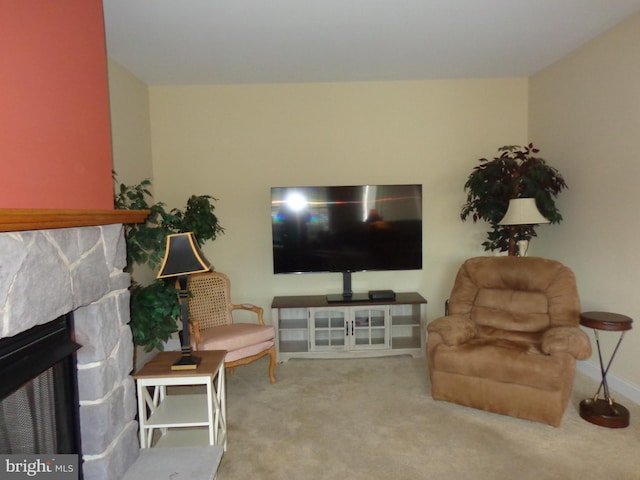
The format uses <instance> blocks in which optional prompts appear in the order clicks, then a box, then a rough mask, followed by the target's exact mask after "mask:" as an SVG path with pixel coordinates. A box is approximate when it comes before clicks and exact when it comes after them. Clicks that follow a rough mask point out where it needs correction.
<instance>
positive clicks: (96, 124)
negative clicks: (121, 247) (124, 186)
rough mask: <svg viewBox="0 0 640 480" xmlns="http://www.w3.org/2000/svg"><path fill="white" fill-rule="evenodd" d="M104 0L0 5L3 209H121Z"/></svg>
mask: <svg viewBox="0 0 640 480" xmlns="http://www.w3.org/2000/svg"><path fill="white" fill-rule="evenodd" d="M110 132H111V128H110V119H109V98H108V86H107V60H106V46H105V34H104V16H103V12H102V0H0V208H59V209H112V208H113V183H112V180H111V169H112V158H111V133H110Z"/></svg>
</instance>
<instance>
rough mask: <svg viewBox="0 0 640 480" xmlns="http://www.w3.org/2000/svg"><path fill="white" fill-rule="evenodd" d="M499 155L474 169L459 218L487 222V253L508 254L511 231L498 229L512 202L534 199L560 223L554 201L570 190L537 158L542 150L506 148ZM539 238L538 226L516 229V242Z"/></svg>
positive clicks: (466, 186) (558, 174)
mask: <svg viewBox="0 0 640 480" xmlns="http://www.w3.org/2000/svg"><path fill="white" fill-rule="evenodd" d="M498 152H499V153H500V155H499V156H498V157H495V158H493V159H492V160H488V159H486V158H481V159H480V160H479V162H480V164H479V165H477V166H476V167H474V169H473V171H472V172H471V174H470V175H469V178H468V179H467V182H466V183H465V184H464V189H465V191H466V192H467V202H466V203H465V204H464V206H463V207H462V211H461V212H460V218H461V219H462V220H463V221H465V220H466V219H467V218H469V217H471V219H472V220H473V221H474V223H475V222H477V221H478V220H484V221H486V222H488V223H489V224H490V225H491V231H489V232H487V241H485V242H483V243H482V245H483V246H484V249H485V250H500V251H506V250H507V249H508V246H509V227H507V226H502V225H498V222H500V220H502V217H504V214H505V213H506V212H507V208H508V206H509V200H511V199H512V198H518V197H532V198H535V199H536V205H537V207H538V209H539V210H540V213H542V215H544V216H545V217H546V218H547V219H548V220H549V221H550V222H551V223H560V222H561V221H562V215H561V214H560V212H559V210H558V208H557V207H556V204H555V198H556V197H557V196H558V194H559V193H560V192H561V191H562V190H563V189H565V188H568V187H567V184H566V182H565V180H564V178H563V177H562V175H561V174H560V173H559V172H558V170H556V169H555V168H553V167H552V166H550V165H549V164H548V163H547V162H546V161H545V160H543V159H542V158H539V157H537V156H535V155H536V154H537V153H539V150H538V149H537V148H535V147H534V146H533V144H531V143H530V144H529V145H527V146H524V147H523V146H518V145H507V146H504V147H500V148H499V149H498ZM535 236H536V231H535V225H522V226H520V227H519V228H517V229H516V238H515V239H516V240H530V239H531V238H532V237H535Z"/></svg>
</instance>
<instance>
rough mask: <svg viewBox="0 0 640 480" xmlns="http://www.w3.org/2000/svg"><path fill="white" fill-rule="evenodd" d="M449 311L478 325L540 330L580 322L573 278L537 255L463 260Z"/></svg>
mask: <svg viewBox="0 0 640 480" xmlns="http://www.w3.org/2000/svg"><path fill="white" fill-rule="evenodd" d="M449 313H450V314H463V315H468V316H469V318H471V319H472V320H473V321H475V322H476V323H477V324H478V325H483V326H486V327H492V328H497V329H501V330H515V331H521V332H541V331H544V330H546V329H548V328H549V327H552V326H561V325H567V326H576V325H578V324H579V313H580V300H579V296H578V291H577V286H576V281H575V275H574V274H573V272H572V271H571V270H570V269H569V268H568V267H566V266H564V265H563V264H562V263H560V262H557V261H555V260H548V259H543V258H537V257H475V258H471V259H469V260H467V261H465V262H464V264H463V265H462V266H461V267H460V270H459V271H458V274H457V276H456V281H455V283H454V286H453V289H452V291H451V295H450V297H449Z"/></svg>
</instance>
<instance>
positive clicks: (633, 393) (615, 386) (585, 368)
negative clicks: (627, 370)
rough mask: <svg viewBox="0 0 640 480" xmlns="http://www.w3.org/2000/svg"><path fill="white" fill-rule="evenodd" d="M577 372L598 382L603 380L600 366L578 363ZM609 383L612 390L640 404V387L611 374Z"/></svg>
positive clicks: (608, 377)
mask: <svg viewBox="0 0 640 480" xmlns="http://www.w3.org/2000/svg"><path fill="white" fill-rule="evenodd" d="M577 370H578V371H579V372H580V373H584V374H585V375H587V376H588V377H591V378H593V379H594V380H596V381H598V382H599V381H600V380H601V379H602V375H601V374H600V366H599V365H596V364H595V363H592V362H587V361H584V362H577ZM607 383H608V384H609V388H610V389H611V390H614V391H615V392H618V393H620V394H621V395H624V396H625V397H627V398H628V399H629V400H631V401H633V402H634V403H637V404H640V387H638V386H637V385H634V384H633V383H630V382H627V381H626V380H624V379H622V378H620V377H617V376H616V375H612V374H611V373H608V374H607ZM594 393H595V392H594Z"/></svg>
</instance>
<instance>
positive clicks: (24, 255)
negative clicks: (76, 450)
mask: <svg viewBox="0 0 640 480" xmlns="http://www.w3.org/2000/svg"><path fill="white" fill-rule="evenodd" d="M125 253H126V252H125V243H124V234H123V228H122V225H119V224H118V225H103V226H87V227H78V228H59V229H52V230H46V229H45V230H33V231H18V232H7V233H0V338H7V337H14V336H15V335H17V334H19V333H21V332H24V331H27V330H29V329H31V328H32V327H34V326H37V325H44V324H47V323H49V322H51V321H53V320H55V319H58V318H59V317H61V316H62V315H65V314H66V313H68V312H72V313H73V318H74V333H75V339H74V340H75V342H77V343H78V344H79V345H80V346H81V347H80V348H79V349H78V350H77V352H76V360H77V381H78V383H77V388H78V392H77V396H78V403H79V417H80V442H81V446H80V448H81V451H82V462H83V473H84V478H85V480H110V479H114V478H121V477H122V476H123V475H124V472H126V470H127V469H128V468H129V467H130V466H131V465H132V464H133V462H134V461H135V459H136V458H137V456H138V452H139V446H138V440H137V422H136V420H135V417H136V400H135V389H134V382H133V378H132V377H131V371H132V370H133V342H132V339H131V330H130V328H129V326H128V322H129V290H128V287H129V284H130V278H129V275H128V274H127V273H125V272H123V268H124V266H125V261H126V255H125Z"/></svg>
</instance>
